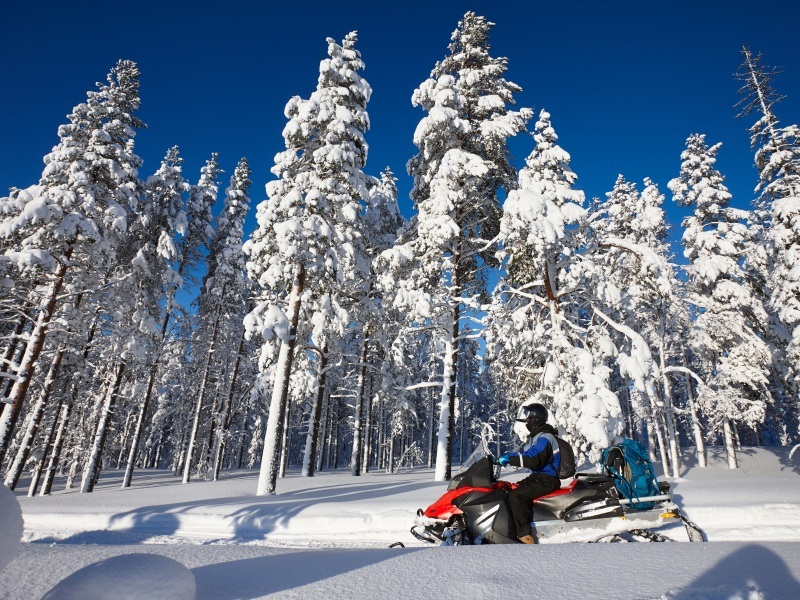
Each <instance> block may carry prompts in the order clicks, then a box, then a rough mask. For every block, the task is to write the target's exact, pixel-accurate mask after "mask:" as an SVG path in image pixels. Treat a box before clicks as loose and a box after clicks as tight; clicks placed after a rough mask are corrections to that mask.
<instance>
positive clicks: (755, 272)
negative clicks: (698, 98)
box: [737, 47, 800, 427]
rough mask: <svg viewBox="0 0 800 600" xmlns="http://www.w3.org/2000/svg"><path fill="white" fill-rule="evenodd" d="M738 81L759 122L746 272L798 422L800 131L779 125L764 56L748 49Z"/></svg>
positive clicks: (754, 131) (783, 392)
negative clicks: (760, 301) (764, 317)
mask: <svg viewBox="0 0 800 600" xmlns="http://www.w3.org/2000/svg"><path fill="white" fill-rule="evenodd" d="M742 55H743V57H744V61H743V62H742V65H741V67H740V68H739V72H738V73H737V78H738V79H739V80H740V81H742V83H743V85H742V88H741V90H740V93H741V94H742V99H741V100H740V102H739V106H741V108H742V110H741V112H740V114H739V116H740V117H746V116H749V115H751V114H752V113H756V114H759V115H760V118H759V119H758V120H757V121H756V122H755V124H753V126H752V127H751V128H750V133H751V147H752V149H753V150H754V151H755V164H756V168H757V169H758V174H759V181H758V184H757V186H756V192H757V193H758V194H759V196H758V198H757V199H756V207H755V211H754V213H755V217H754V219H753V221H754V223H753V224H752V227H751V229H752V231H751V236H752V238H753V240H754V241H753V244H752V246H751V247H752V248H753V249H754V250H757V251H751V252H748V253H747V257H748V258H747V261H746V268H747V271H748V275H749V276H750V278H751V279H752V280H753V281H754V284H753V286H754V288H755V289H756V290H757V291H759V292H762V293H763V296H764V301H765V306H766V308H767V310H768V312H769V314H770V317H771V324H770V325H771V327H770V330H769V331H768V332H767V335H768V339H769V341H770V342H771V343H772V344H773V345H774V347H775V352H774V357H773V358H774V364H773V373H775V374H776V379H777V381H778V382H779V384H778V385H777V386H776V389H774V391H773V394H774V395H775V396H776V398H777V399H778V400H779V401H781V402H782V403H785V405H787V408H788V409H789V410H791V411H793V412H794V416H793V418H794V421H795V423H794V425H795V427H797V426H798V423H799V422H800V410H798V407H797V402H796V399H797V396H798V391H800V276H798V273H797V267H796V266H797V264H798V262H800V127H798V126H797V125H796V124H793V125H788V126H779V121H778V118H777V116H776V115H775V112H774V105H775V104H776V103H777V102H778V101H780V100H781V98H782V97H781V96H780V95H779V94H778V93H777V92H776V91H775V89H774V87H773V85H772V78H773V76H774V75H775V74H776V73H777V71H776V70H775V69H771V68H769V67H766V66H764V65H762V64H761V55H760V54H758V55H753V54H752V52H750V50H749V49H748V48H747V47H745V48H743V49H742Z"/></svg>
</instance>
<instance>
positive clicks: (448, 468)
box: [392, 286, 460, 481]
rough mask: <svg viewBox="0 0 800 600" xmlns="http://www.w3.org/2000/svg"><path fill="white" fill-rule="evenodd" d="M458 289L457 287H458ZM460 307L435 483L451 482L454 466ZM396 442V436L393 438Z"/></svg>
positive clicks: (449, 356)
mask: <svg viewBox="0 0 800 600" xmlns="http://www.w3.org/2000/svg"><path fill="white" fill-rule="evenodd" d="M456 287H457V286H456ZM459 309H460V306H459V305H458V304H456V305H455V306H453V314H452V322H451V324H450V331H449V332H448V333H449V336H448V338H449V339H448V340H447V342H446V350H445V355H444V371H443V372H442V396H441V400H440V404H439V433H438V436H437V445H436V471H435V473H434V481H449V480H450V477H451V472H452V466H453V456H452V454H453V433H454V429H455V418H454V414H453V413H454V412H455V393H456V369H455V367H456V363H457V361H458V323H459V316H460V310H459ZM392 441H394V436H392Z"/></svg>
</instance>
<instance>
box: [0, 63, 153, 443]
mask: <svg viewBox="0 0 800 600" xmlns="http://www.w3.org/2000/svg"><path fill="white" fill-rule="evenodd" d="M98 88H99V90H98V91H97V92H89V93H88V94H87V101H86V102H85V103H83V104H79V105H78V106H76V107H75V109H74V110H73V112H72V113H71V114H70V115H69V123H68V124H66V125H62V126H61V127H60V128H59V138H60V142H59V144H58V145H57V146H56V147H55V148H54V149H53V151H52V152H51V153H50V154H48V155H47V156H46V157H45V165H46V166H45V169H44V171H43V173H42V178H41V180H40V182H39V186H40V191H41V193H40V194H39V195H37V196H35V197H32V198H30V201H29V202H27V203H26V205H25V206H24V208H22V209H21V210H20V211H19V212H18V213H17V214H16V215H15V216H14V217H13V218H11V219H8V220H6V221H5V222H4V226H3V228H2V229H3V231H2V235H3V236H4V237H7V236H9V235H10V236H18V237H20V238H24V242H23V244H22V245H21V247H14V248H9V249H7V250H6V252H5V254H4V256H5V260H6V261H10V262H12V263H14V264H15V265H16V267H17V269H18V271H19V272H20V273H25V274H26V276H27V277H29V278H30V279H31V280H39V279H41V280H46V281H48V283H47V284H46V286H45V290H44V292H43V293H42V294H41V295H40V296H38V298H37V299H36V303H35V309H34V315H33V316H32V318H33V319H34V320H33V322H32V325H31V330H30V332H29V334H28V341H27V344H26V346H25V350H24V353H23V354H22V356H21V359H20V362H19V367H18V369H17V372H16V375H17V379H16V381H15V382H14V385H13V387H12V388H11V390H10V393H9V395H8V399H7V401H8V402H9V403H10V407H9V408H8V409H6V410H4V411H3V414H2V417H0V457H2V455H3V454H4V453H5V451H6V450H7V448H8V444H9V441H10V438H11V434H12V432H13V429H14V426H15V423H16V419H17V417H18V415H19V413H20V411H21V409H22V404H23V402H24V401H25V398H26V396H27V393H28V389H29V387H30V385H31V382H32V380H33V375H34V371H35V365H36V362H37V359H38V358H39V356H40V354H41V352H42V348H43V347H44V341H45V337H46V335H47V330H48V327H49V325H50V322H51V319H52V318H53V316H54V315H55V314H56V313H57V311H58V307H59V301H60V292H61V291H62V289H63V288H64V285H65V283H66V281H67V278H68V276H70V275H71V274H73V273H77V274H79V275H81V276H82V278H83V279H84V280H91V279H92V276H91V274H93V273H94V274H97V273H104V271H105V270H107V269H108V267H109V266H110V264H111V263H112V262H113V260H114V256H115V252H116V249H117V243H118V240H119V238H120V236H121V234H122V232H124V231H125V228H126V224H127V222H126V216H127V211H128V210H129V209H131V208H134V207H135V206H136V204H137V202H138V195H139V191H140V189H141V183H140V181H139V179H138V177H137V169H138V167H139V166H140V165H141V159H140V158H139V157H138V156H137V155H136V154H135V153H134V151H133V138H134V136H135V131H136V129H140V128H142V127H144V124H143V123H142V122H141V121H140V120H139V119H138V118H137V117H136V116H134V114H133V113H134V112H135V111H136V110H137V109H138V108H139V103H140V102H139V94H138V92H139V69H138V68H137V66H136V64H135V63H133V62H131V61H119V62H118V63H117V65H116V66H115V67H114V68H113V69H112V70H111V72H110V73H109V75H108V77H107V84H103V85H101V84H98ZM20 234H22V235H20ZM94 279H95V281H96V280H97V279H99V277H95V278H94Z"/></svg>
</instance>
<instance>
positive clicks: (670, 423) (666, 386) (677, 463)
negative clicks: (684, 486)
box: [658, 317, 681, 477]
mask: <svg viewBox="0 0 800 600" xmlns="http://www.w3.org/2000/svg"><path fill="white" fill-rule="evenodd" d="M664 329H665V324H664V322H663V317H662V323H661V332H660V333H661V336H660V343H659V348H658V354H659V362H660V363H661V365H660V366H661V381H662V384H663V391H664V418H665V420H666V425H667V439H668V440H669V454H670V458H671V460H672V476H673V477H680V476H681V459H680V448H679V447H678V434H677V432H676V429H675V412H674V411H673V410H672V386H671V385H670V381H669V375H668V374H667V373H665V372H664V370H665V369H666V368H667V359H666V352H665V349H664Z"/></svg>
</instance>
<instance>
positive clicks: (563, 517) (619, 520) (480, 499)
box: [411, 445, 703, 546]
mask: <svg viewBox="0 0 800 600" xmlns="http://www.w3.org/2000/svg"><path fill="white" fill-rule="evenodd" d="M499 474H500V465H499V464H497V461H496V460H495V459H494V457H493V456H492V454H491V453H490V452H489V451H488V449H487V448H486V447H485V445H481V446H479V448H478V449H477V450H476V451H475V452H473V454H472V455H471V456H470V457H469V458H468V459H467V461H465V463H464V465H463V466H462V467H461V469H460V470H459V471H458V473H456V475H455V476H454V477H453V478H452V480H451V481H450V484H449V485H448V487H447V492H445V494H444V495H442V497H441V498H439V499H438V500H437V501H436V502H434V503H433V504H431V505H430V506H429V507H428V508H426V509H425V510H422V509H419V510H418V511H417V519H416V520H415V523H414V526H413V527H412V528H411V533H412V535H413V536H414V537H415V538H417V539H418V540H420V541H423V542H429V543H437V542H438V543H441V544H443V545H448V546H458V545H469V544H517V543H520V542H519V540H517V535H516V531H515V527H514V521H513V520H512V518H511V510H510V508H509V505H508V499H507V498H508V493H509V491H511V490H513V489H514V488H516V484H515V483H512V482H508V481H502V480H499V479H498V477H499ZM659 486H660V492H661V494H659V495H657V496H648V497H645V498H638V499H636V500H633V501H632V500H630V499H626V498H622V497H621V496H620V494H619V492H618V491H617V489H616V487H615V486H614V482H613V479H612V478H611V477H610V476H608V475H605V474H603V473H577V474H576V475H575V477H574V478H573V479H571V480H564V481H562V486H561V488H560V489H557V490H555V491H554V492H552V493H550V494H547V495H546V496H541V497H540V498H537V499H535V500H534V501H533V522H532V523H531V531H532V533H533V536H534V538H535V539H536V541H537V543H538V542H545V543H564V542H618V541H638V540H644V541H652V542H663V541H668V539H669V538H667V537H665V536H664V535H663V534H662V533H660V532H659V531H657V530H660V529H664V528H668V526H669V525H672V524H675V525H680V524H681V523H682V524H683V525H684V527H685V529H686V532H687V534H688V536H689V540H690V541H703V534H702V532H701V531H700V529H699V528H698V527H697V526H696V525H694V523H692V522H691V521H689V520H688V519H687V518H686V517H684V516H683V515H682V514H681V513H680V511H679V510H678V507H677V506H676V505H675V504H674V503H673V502H672V497H671V495H670V493H669V483H667V482H659ZM644 502H647V503H648V504H647V505H650V503H654V505H653V508H651V509H648V510H637V509H636V508H634V506H633V505H635V504H637V503H644Z"/></svg>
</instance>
